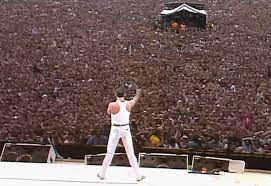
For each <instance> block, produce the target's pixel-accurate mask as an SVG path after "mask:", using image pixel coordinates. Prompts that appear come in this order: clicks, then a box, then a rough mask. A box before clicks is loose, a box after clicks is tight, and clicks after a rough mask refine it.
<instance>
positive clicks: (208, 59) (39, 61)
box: [0, 0, 271, 153]
mask: <svg viewBox="0 0 271 186" xmlns="http://www.w3.org/2000/svg"><path fill="white" fill-rule="evenodd" d="M165 2H167V1H157V0H137V1H132V0H112V1H108V0H99V1H97V0H80V1H79V0H58V1H55V0H23V1H22V0H3V1H1V6H0V19H1V20H0V59H1V63H0V69H1V73H0V79H1V80H0V88H1V89H0V91H1V93H0V108H1V109H0V125H1V127H0V140H1V141H16V142H31V143H42V142H44V140H45V139H46V138H47V137H48V136H53V138H54V141H55V143H57V144H63V143H65V144H70V143H80V144H86V143H87V144H90V145H96V144H106V141H107V137H108V132H109V129H110V117H109V116H107V115H106V108H107V104H108V103H109V102H110V101H114V99H115V98H114V90H115V88H116V87H118V86H125V87H126V89H127V97H128V98H130V97H132V96H133V95H134V90H135V87H136V86H137V87H140V88H142V89H143V93H142V97H141V98H140V102H139V103H138V105H137V107H136V108H135V110H134V112H133V114H132V121H131V125H132V127H133V131H132V132H133V135H134V137H135V139H136V140H135V142H136V143H137V144H139V145H142V146H155V147H165V148H183V149H187V148H192V149H207V150H208V149H209V150H218V151H225V150H227V151H237V152H258V153H268V152H270V149H271V138H270V136H271V125H270V124H271V74H270V73H271V69H270V68H271V66H270V65H271V63H270V61H271V55H270V51H271V35H270V34H271V33H270V30H271V19H269V16H270V10H271V2H270V1H268V0H262V1H254V0H249V1H243V0H228V1H224V0H206V1H204V2H203V1H196V2H200V3H205V4H206V7H207V13H208V21H210V22H211V23H212V24H213V27H212V28H207V29H206V30H203V31H193V30H190V31H189V30H187V31H186V32H182V33H179V34H176V33H175V32H171V31H162V30H159V29H157V28H156V27H155V21H156V20H157V19H159V14H160V12H161V11H162V10H163V5H164V3H165ZM45 141H46V140H45ZM120 145H121V144H120Z"/></svg>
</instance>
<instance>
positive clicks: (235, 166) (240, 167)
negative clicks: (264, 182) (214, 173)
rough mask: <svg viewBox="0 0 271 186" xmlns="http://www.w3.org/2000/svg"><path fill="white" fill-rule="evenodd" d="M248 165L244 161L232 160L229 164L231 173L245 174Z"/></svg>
mask: <svg viewBox="0 0 271 186" xmlns="http://www.w3.org/2000/svg"><path fill="white" fill-rule="evenodd" d="M245 166H246V163H245V161H243V160H231V161H230V163H229V172H235V173H244V172H245Z"/></svg>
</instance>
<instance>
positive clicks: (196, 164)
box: [192, 156, 231, 174]
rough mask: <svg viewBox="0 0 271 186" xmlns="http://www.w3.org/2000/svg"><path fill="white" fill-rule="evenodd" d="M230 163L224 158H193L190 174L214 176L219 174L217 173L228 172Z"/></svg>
mask: <svg viewBox="0 0 271 186" xmlns="http://www.w3.org/2000/svg"><path fill="white" fill-rule="evenodd" d="M230 161H231V160H230V159H226V158H215V157H201V156H193V160H192V172H199V173H214V174H217V173H219V171H224V172H228V171H229V163H230Z"/></svg>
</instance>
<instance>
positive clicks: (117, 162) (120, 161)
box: [85, 153, 130, 166]
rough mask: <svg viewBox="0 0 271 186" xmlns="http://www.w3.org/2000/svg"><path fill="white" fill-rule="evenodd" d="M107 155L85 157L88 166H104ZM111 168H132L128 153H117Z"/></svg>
mask: <svg viewBox="0 0 271 186" xmlns="http://www.w3.org/2000/svg"><path fill="white" fill-rule="evenodd" d="M105 155H106V154H95V155H94V154H93V155H91V154H88V155H85V164H86V165H102V163H103V159H104V157H105ZM111 166H130V163H129V161H128V158H127V155H126V153H115V154H114V157H113V159H112V162H111Z"/></svg>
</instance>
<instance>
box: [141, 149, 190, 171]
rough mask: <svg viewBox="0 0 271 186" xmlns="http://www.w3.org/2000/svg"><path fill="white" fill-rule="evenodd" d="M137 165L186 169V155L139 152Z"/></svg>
mask: <svg viewBox="0 0 271 186" xmlns="http://www.w3.org/2000/svg"><path fill="white" fill-rule="evenodd" d="M139 166H140V167H149V168H170V169H187V168H188V155H176V154H163V153H139Z"/></svg>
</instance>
